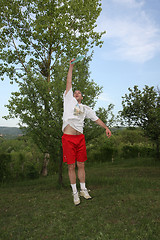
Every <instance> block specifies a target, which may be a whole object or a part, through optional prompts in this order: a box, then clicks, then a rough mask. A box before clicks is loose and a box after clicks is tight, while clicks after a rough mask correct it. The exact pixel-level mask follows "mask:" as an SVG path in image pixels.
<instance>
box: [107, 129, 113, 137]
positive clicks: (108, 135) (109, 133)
mask: <svg viewBox="0 0 160 240" xmlns="http://www.w3.org/2000/svg"><path fill="white" fill-rule="evenodd" d="M106 135H107V137H108V138H110V137H111V135H112V134H111V131H110V130H109V128H106Z"/></svg>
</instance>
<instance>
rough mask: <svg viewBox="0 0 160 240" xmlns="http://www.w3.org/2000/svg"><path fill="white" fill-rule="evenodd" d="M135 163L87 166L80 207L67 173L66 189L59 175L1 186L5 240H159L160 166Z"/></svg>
mask: <svg viewBox="0 0 160 240" xmlns="http://www.w3.org/2000/svg"><path fill="white" fill-rule="evenodd" d="M135 161H136V160H128V161H127V160H126V161H125V162H124V161H123V162H115V163H113V164H111V163H101V164H94V165H91V164H90V163H89V164H87V166H86V172H87V186H88V187H89V188H90V189H91V195H92V196H93V199H92V200H88V201H87V200H85V199H81V204H80V205H79V206H74V205H73V201H72V195H71V189H70V186H69V181H68V177H67V169H64V182H65V186H66V187H64V188H61V189H59V188H58V187H57V184H56V182H57V176H56V175H55V176H49V177H47V178H40V179H38V180H32V181H31V180H30V181H24V182H17V183H10V184H7V185H3V186H1V187H0V240H31V239H32V240H46V239H48V240H53V239H56V240H58V239H60V240H72V239H74V240H81V239H85V240H98V239H102V240H159V239H160V164H153V162H152V164H150V162H149V161H148V160H147V161H146V160H142V159H141V160H137V161H136V164H135ZM158 165H159V166H158Z"/></svg>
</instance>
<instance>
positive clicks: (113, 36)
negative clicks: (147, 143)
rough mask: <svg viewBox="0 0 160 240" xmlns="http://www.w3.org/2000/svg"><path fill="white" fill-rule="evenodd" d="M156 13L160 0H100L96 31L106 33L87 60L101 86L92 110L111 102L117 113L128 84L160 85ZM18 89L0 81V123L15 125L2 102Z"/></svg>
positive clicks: (159, 18) (159, 34) (159, 17)
mask: <svg viewBox="0 0 160 240" xmlns="http://www.w3.org/2000/svg"><path fill="white" fill-rule="evenodd" d="M159 12H160V1H159V0H102V12H101V15H100V17H99V18H98V20H97V28H96V30H97V31H98V32H101V31H104V30H105V31H106V34H105V35H103V38H102V40H103V41H104V43H103V46H102V48H99V47H95V48H94V55H93V60H92V62H91V63H90V71H91V79H93V80H94V81H95V82H96V83H97V84H98V85H100V86H103V93H102V94H101V95H100V96H99V99H98V101H97V104H96V107H95V110H96V109H98V107H104V108H107V107H108V105H109V104H110V103H112V104H114V110H113V113H114V115H115V116H116V115H117V113H118V111H120V110H121V109H122V105H121V103H122V96H124V95H125V94H127V93H128V88H129V87H130V88H133V87H134V85H137V86H138V87H139V89H140V90H142V89H143V88H144V87H145V85H148V86H149V87H151V86H155V87H157V86H159V87H160V15H159ZM17 90H18V89H17V86H16V85H15V84H13V85H10V84H9V81H7V80H5V81H3V82H2V81H0V126H8V127H17V126H18V119H10V120H7V121H6V120H4V119H2V116H4V115H7V113H8V112H7V108H5V107H4V105H5V104H7V103H8V100H9V98H10V95H11V92H14V91H17Z"/></svg>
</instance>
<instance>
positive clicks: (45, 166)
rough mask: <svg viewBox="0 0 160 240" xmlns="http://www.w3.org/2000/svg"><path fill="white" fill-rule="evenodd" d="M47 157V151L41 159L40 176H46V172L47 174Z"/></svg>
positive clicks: (48, 156)
mask: <svg viewBox="0 0 160 240" xmlns="http://www.w3.org/2000/svg"><path fill="white" fill-rule="evenodd" d="M49 158H50V155H49V153H45V154H44V160H43V166H42V170H41V174H42V176H47V174H48V170H47V166H48V163H49Z"/></svg>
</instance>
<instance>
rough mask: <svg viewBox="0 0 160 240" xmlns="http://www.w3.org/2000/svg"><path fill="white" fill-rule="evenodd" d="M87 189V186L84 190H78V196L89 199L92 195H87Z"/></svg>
mask: <svg viewBox="0 0 160 240" xmlns="http://www.w3.org/2000/svg"><path fill="white" fill-rule="evenodd" d="M88 192H89V190H87V188H85V189H84V190H81V191H80V196H81V197H84V198H85V199H91V198H92V197H91V196H90V195H89V193H88Z"/></svg>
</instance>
